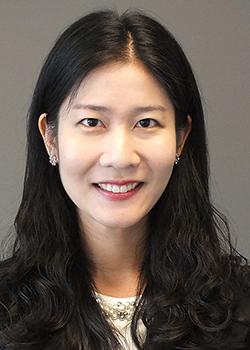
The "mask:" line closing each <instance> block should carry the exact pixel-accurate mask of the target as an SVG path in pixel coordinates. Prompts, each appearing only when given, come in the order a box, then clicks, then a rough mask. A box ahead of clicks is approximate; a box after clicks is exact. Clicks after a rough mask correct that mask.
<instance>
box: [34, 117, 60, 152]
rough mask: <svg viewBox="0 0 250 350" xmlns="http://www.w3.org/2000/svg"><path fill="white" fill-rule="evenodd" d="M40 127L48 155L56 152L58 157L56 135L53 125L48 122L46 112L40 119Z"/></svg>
mask: <svg viewBox="0 0 250 350" xmlns="http://www.w3.org/2000/svg"><path fill="white" fill-rule="evenodd" d="M38 129H39V131H40V134H41V136H42V138H43V142H44V145H45V147H46V150H47V152H48V155H50V154H54V155H56V156H57V157H58V154H57V146H56V140H55V135H54V134H53V130H52V128H51V126H49V125H48V123H47V114H46V113H43V114H41V115H40V117H39V119H38Z"/></svg>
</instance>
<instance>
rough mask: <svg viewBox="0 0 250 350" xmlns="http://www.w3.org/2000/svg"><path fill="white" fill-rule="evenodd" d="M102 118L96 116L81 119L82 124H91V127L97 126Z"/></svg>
mask: <svg viewBox="0 0 250 350" xmlns="http://www.w3.org/2000/svg"><path fill="white" fill-rule="evenodd" d="M99 121H100V120H99V119H96V118H84V119H82V120H81V121H80V123H81V124H83V125H84V126H87V127H88V126H89V127H92V128H93V127H95V126H97V124H98V122H99Z"/></svg>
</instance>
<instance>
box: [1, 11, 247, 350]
mask: <svg viewBox="0 0 250 350" xmlns="http://www.w3.org/2000/svg"><path fill="white" fill-rule="evenodd" d="M131 60H138V61H140V62H142V63H143V64H144V66H145V67H146V68H147V69H148V71H149V72H150V73H151V74H152V76H153V77H154V78H156V79H157V81H158V82H159V83H160V84H161V86H162V87H163V88H164V89H165V92H166V94H167V95H168V96H169V98H170V100H171V102H172V104H173V106H174V109H175V124H176V131H177V133H178V131H179V130H181V129H182V128H183V127H185V125H186V122H187V116H188V115H190V116H191V118H192V131H191V133H190V135H189V137H188V139H187V141H186V144H185V147H184V149H183V153H182V156H181V159H180V161H179V163H178V165H177V166H175V167H174V169H173V173H172V175H171V178H170V181H169V183H168V185H167V187H166V188H165V190H164V192H163V194H162V195H161V197H160V199H159V200H158V202H157V203H156V204H155V206H154V207H153V208H152V210H151V211H150V213H149V225H148V234H147V237H146V239H147V242H146V247H145V254H144V258H143V263H142V265H141V268H140V278H139V283H138V293H137V295H138V296H139V295H142V297H141V298H140V300H139V304H138V306H137V308H136V310H135V313H134V316H133V320H132V324H131V331H132V337H133V340H134V342H135V344H136V346H137V348H138V349H143V350H157V349H164V350H167V349H172V350H173V349H179V350H180V349H183V350H184V349H193V350H195V349H227V350H228V349H231V347H230V346H234V347H232V349H234V348H237V349H238V348H240V345H239V344H238V343H237V341H236V340H235V343H230V344H234V345H230V346H229V345H228V344H229V343H228V342H229V339H231V338H230V337H231V335H232V327H233V324H234V320H233V319H234V316H233V315H234V310H235V307H236V304H237V300H238V299H239V298H241V296H242V295H244V293H247V290H249V276H248V272H247V271H248V270H247V269H246V265H247V259H246V258H244V257H243V256H242V255H241V254H240V253H238V252H237V250H236V249H235V248H234V247H233V245H232V243H231V239H230V232H229V231H230V230H229V224H228V222H227V219H226V218H225V216H224V215H223V214H221V213H220V212H219V211H218V210H217V209H216V208H215V207H214V205H213V204H212V201H211V198H210V190H209V157H208V150H207V139H206V131H205V123H204V114H203V109H202V103H201V97H200V93H199V90H198V87H197V83H196V81H195V78H194V74H193V72H192V69H191V66H190V63H189V62H188V60H187V58H186V56H185V54H184V52H183V50H182V48H181V46H180V45H179V44H178V43H177V41H176V39H175V38H174V37H173V35H172V34H171V33H170V32H169V31H168V30H167V29H166V28H165V27H164V26H163V25H162V24H160V23H159V22H158V21H157V20H156V19H154V18H152V17H150V16H148V15H146V14H145V13H143V12H142V11H140V10H127V11H125V12H124V13H122V14H119V13H118V12H117V11H116V10H111V9H108V10H99V11H95V12H92V13H89V14H87V15H85V16H84V17H82V18H80V19H79V20H77V21H76V22H75V23H73V24H72V25H70V26H69V27H68V28H67V29H66V30H65V31H64V32H63V33H62V34H61V35H60V36H59V38H58V39H57V40H56V42H55V44H54V46H53V47H52V49H51V51H50V52H49V54H48V56H47V58H46V60H45V62H44V64H43V67H42V69H41V72H40V75H39V77H38V81H37V84H36V86H35V90H34V94H33V97H32V101H31V106H30V108H29V111H28V115H27V161H26V171H25V178H24V186H23V195H22V200H21V204H20V207H19V210H18V213H17V215H16V218H15V221H14V225H13V231H14V232H13V233H14V235H15V241H14V244H13V246H12V247H11V251H10V255H9V256H8V257H5V258H4V259H2V261H1V263H0V281H1V282H0V298H1V299H0V318H1V322H2V325H3V326H2V332H1V339H2V340H3V342H5V343H6V344H9V345H10V346H11V349H13V350H31V349H32V350H34V349H36V350H52V349H62V350H64V349H65V350H66V349H67V350H79V349H82V350H85V349H91V350H100V349H104V350H108V349H110V350H118V349H120V348H121V347H120V346H121V345H120V343H119V340H118V337H117V333H116V331H115V329H112V327H111V326H110V324H109V323H108V321H107V320H106V319H105V316H104V315H103V313H102V310H101V308H100V306H99V305H98V303H97V302H96V300H95V296H94V281H93V280H92V273H91V271H92V265H91V261H90V259H89V257H88V251H87V249H86V247H85V246H84V244H83V242H82V240H81V236H82V235H83V234H84V232H82V230H80V226H79V220H78V217H77V212H76V208H75V205H74V204H73V202H72V201H71V199H70V198H69V197H68V195H67V193H66V192H65V190H64V188H63V185H62V183H61V179H60V174H59V171H58V167H53V166H51V165H50V164H49V162H48V155H47V151H46V149H45V147H44V143H43V139H42V137H41V135H40V133H39V129H38V118H39V116H40V115H41V114H42V113H44V112H46V113H47V120H48V123H49V124H50V125H51V126H53V129H52V130H53V133H54V134H55V135H56V134H57V126H58V111H59V108H60V106H61V105H62V103H63V101H64V100H65V99H66V98H67V97H68V96H71V97H72V98H74V95H75V93H76V92H77V89H78V87H79V85H80V83H81V82H82V81H83V79H84V78H85V77H86V75H87V74H88V73H90V72H91V71H92V70H93V69H96V68H97V67H100V66H103V65H105V64H107V63H112V62H125V63H126V62H130V61H131ZM144 285H146V287H145V288H143V286H144ZM139 319H142V321H143V323H144V325H145V326H146V329H147V334H146V339H145V342H144V343H142V341H141V339H139V336H138V335H137V332H136V329H137V323H138V320H139ZM231 341H233V340H231ZM237 346H238V347H237Z"/></svg>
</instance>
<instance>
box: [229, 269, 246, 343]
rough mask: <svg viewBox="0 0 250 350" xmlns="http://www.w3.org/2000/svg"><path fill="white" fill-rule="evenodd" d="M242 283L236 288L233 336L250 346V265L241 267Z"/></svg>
mask: <svg viewBox="0 0 250 350" xmlns="http://www.w3.org/2000/svg"><path fill="white" fill-rule="evenodd" d="M241 274H242V279H244V280H242V285H241V286H240V285H239V286H238V288H237V289H236V290H235V302H234V307H233V310H232V338H233V339H234V340H238V341H242V343H243V344H244V346H246V345H248V346H249V348H250V287H249V285H250V266H244V267H242V268H241Z"/></svg>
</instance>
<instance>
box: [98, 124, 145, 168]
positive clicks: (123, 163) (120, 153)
mask: <svg viewBox="0 0 250 350" xmlns="http://www.w3.org/2000/svg"><path fill="white" fill-rule="evenodd" d="M101 147H103V152H102V154H101V156H100V165H101V166H103V167H113V168H117V169H123V168H124V169H125V168H129V167H136V166H138V164H139V163H140V156H139V154H138V153H137V151H136V142H135V139H134V138H133V137H132V136H129V135H128V133H127V132H126V131H124V130H123V129H119V130H116V131H115V132H113V133H112V134H110V135H107V138H106V140H105V143H104V144H103V145H101Z"/></svg>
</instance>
